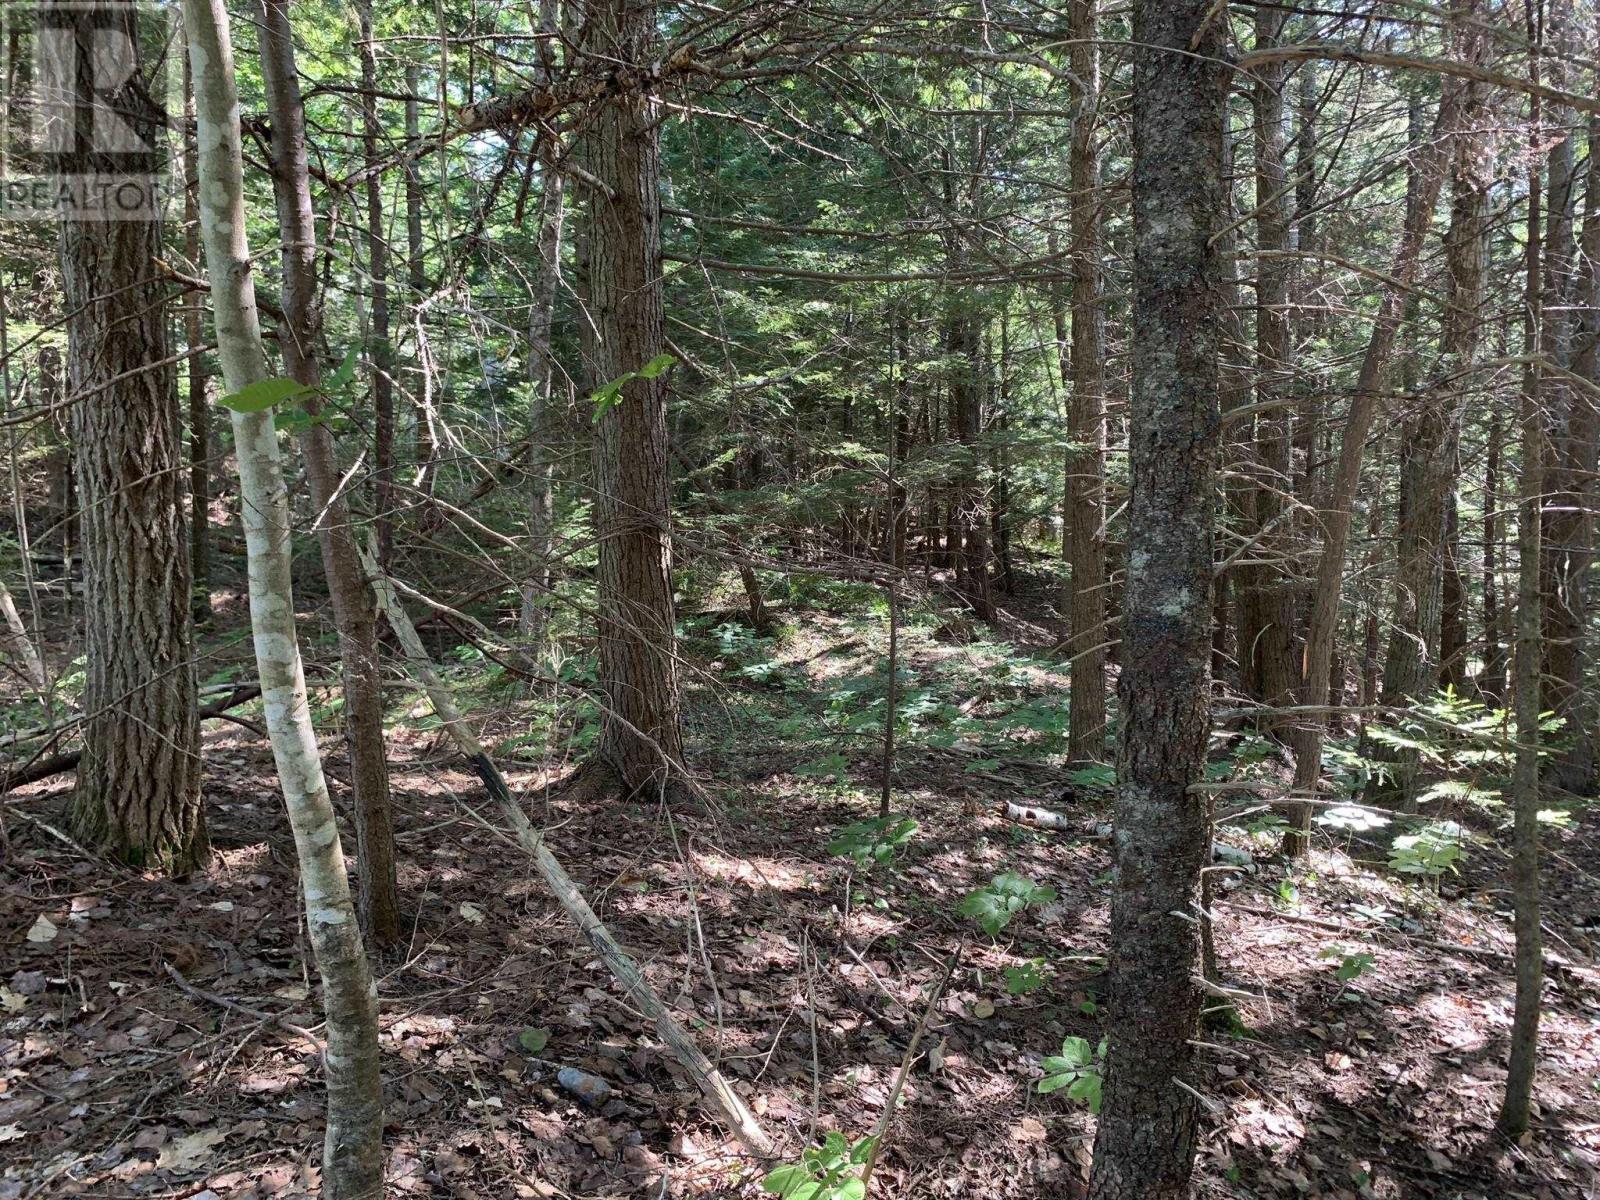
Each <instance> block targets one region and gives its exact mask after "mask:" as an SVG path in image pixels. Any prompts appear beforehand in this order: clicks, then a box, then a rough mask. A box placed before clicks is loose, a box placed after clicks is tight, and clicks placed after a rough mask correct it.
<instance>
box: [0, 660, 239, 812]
mask: <svg viewBox="0 0 1600 1200" xmlns="http://www.w3.org/2000/svg"><path fill="white" fill-rule="evenodd" d="M259 695H261V689H260V688H259V687H257V686H256V685H255V684H239V685H238V686H236V687H235V688H233V690H232V691H230V692H229V693H228V694H227V695H226V696H224V697H223V698H222V699H220V700H213V701H212V702H211V703H210V704H208V705H206V706H205V707H204V708H202V709H201V710H200V719H201V720H202V721H205V720H209V719H210V718H212V717H225V716H226V715H227V712H228V710H229V709H230V708H237V707H239V705H241V704H243V703H244V702H245V701H247V700H254V699H255V698H256V697H257V696H259ZM63 732H66V730H64V729H63V730H61V731H58V736H59V733H63ZM82 758H83V751H82V750H73V751H71V752H69V753H67V754H56V755H52V756H51V757H50V758H37V757H36V758H34V759H33V760H31V761H29V762H27V763H24V764H23V765H22V766H20V767H18V768H16V770H14V771H7V772H6V773H5V774H4V775H0V796H3V795H5V794H6V793H7V792H10V791H14V790H15V789H17V788H19V787H22V786H23V785H25V784H29V783H38V782H39V780H41V779H49V778H50V776H52V775H60V774H61V773H62V772H64V771H71V770H73V769H74V768H76V767H77V765H78V762H79V760H80V759H82Z"/></svg>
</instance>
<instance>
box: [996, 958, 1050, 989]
mask: <svg viewBox="0 0 1600 1200" xmlns="http://www.w3.org/2000/svg"><path fill="white" fill-rule="evenodd" d="M1046 969H1047V964H1046V963H1045V961H1044V959H1042V958H1033V959H1029V960H1028V961H1027V962H1025V963H1023V964H1022V965H1021V966H1018V967H1007V968H1006V969H1005V970H1004V971H1003V972H1001V975H1002V976H1003V977H1004V979H1005V981H1006V992H1007V993H1008V994H1010V995H1012V996H1026V995H1027V994H1028V993H1029V992H1036V991H1038V990H1039V989H1040V988H1042V987H1043V986H1044V985H1045V983H1046V982H1048V981H1047V980H1046V978H1045V971H1046Z"/></svg>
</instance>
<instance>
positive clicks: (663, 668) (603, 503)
mask: <svg viewBox="0 0 1600 1200" xmlns="http://www.w3.org/2000/svg"><path fill="white" fill-rule="evenodd" d="M586 15H587V18H588V19H587V25H586V34H587V37H588V39H589V45H590V47H591V49H592V50H593V51H594V53H596V54H598V55H602V56H604V58H605V59H607V60H608V61H610V62H613V63H616V64H619V65H618V67H617V71H618V77H619V78H622V79H626V80H627V81H628V82H627V83H626V85H625V86H623V87H621V88H619V89H618V90H617V91H616V92H615V93H613V94H608V95H607V96H606V97H605V99H604V101H603V102H601V103H600V104H598V105H597V106H596V108H595V109H594V111H593V113H592V116H591V120H590V123H589V126H588V130H587V132H586V137H585V143H584V148H585V158H584V166H585V167H586V168H587V169H588V170H589V171H590V172H591V173H592V174H593V175H594V177H595V179H596V180H597V181H598V186H596V187H594V188H592V189H591V191H590V197H589V205H588V220H589V231H588V233H589V253H588V264H587V278H586V283H587V293H588V294H587V301H588V306H589V311H588V315H587V325H588V331H589V335H588V338H587V339H586V340H587V343H588V344H587V346H586V347H585V349H586V351H587V358H588V361H587V362H586V364H585V367H586V370H587V374H588V376H589V379H590V380H591V381H592V383H593V385H594V386H595V387H596V388H602V387H604V386H605V385H607V384H609V383H612V382H614V381H619V380H621V379H622V378H623V377H624V376H625V375H627V374H628V373H630V372H634V371H637V370H639V369H640V368H641V367H643V366H645V365H646V364H648V363H649V362H650V361H651V360H652V359H654V358H656V357H657V356H658V355H660V354H661V352H662V348H663V346H664V344H665V335H664V331H663V325H662V322H663V315H662V305H663V290H662V277H661V197H660V177H661V149H660V141H659V133H658V128H657V116H658V113H657V107H658V105H657V101H656V99H655V97H654V95H653V94H652V92H651V90H650V88H651V85H650V83H649V81H648V78H647V72H646V71H645V70H644V66H645V64H647V63H648V62H649V60H650V59H649V55H650V49H651V45H652V43H653V41H654V37H655V25H654V21H655V9H654V5H653V4H650V3H640V2H638V0H602V2H600V3H596V4H595V5H594V6H592V7H591V8H590V9H589V10H588V12H587V14H586ZM634 68H637V69H634ZM666 401H667V381H666V377H665V376H662V375H658V376H656V377H655V378H652V379H642V378H636V379H632V380H630V381H629V382H627V383H626V384H623V385H622V388H621V393H620V396H619V397H618V399H617V402H616V403H615V404H611V405H609V406H607V407H606V408H605V410H604V412H602V413H601V414H600V415H599V417H598V419H597V421H596V423H595V425H596V436H595V497H594V509H593V511H594V523H595V534H596V536H597V538H598V541H599V570H598V573H597V582H598V585H599V597H598V606H599V619H598V624H599V636H600V680H601V687H602V690H603V691H604V693H605V697H606V702H607V712H606V715H605V720H604V724H603V727H602V733H601V738H600V748H599V754H600V758H601V760H602V761H604V762H605V763H607V764H608V765H609V766H611V767H612V768H613V769H614V770H615V771H616V772H617V773H618V775H619V776H620V777H621V780H622V782H623V785H624V786H625V787H626V788H628V789H629V790H630V791H636V790H639V789H642V788H645V787H647V786H651V785H657V784H660V783H662V782H663V781H664V780H665V778H666V776H667V775H668V773H669V772H670V771H671V770H673V769H674V768H675V767H678V766H681V764H682V760H683V742H682V734H681V732H680V726H679V718H678V671H677V663H676V660H675V654H676V646H675V643H674V634H673V602H672V573H671V566H672V532H671V514H670V511H669V508H668V470H667V461H668V460H667V405H666Z"/></svg>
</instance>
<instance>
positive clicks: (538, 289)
mask: <svg viewBox="0 0 1600 1200" xmlns="http://www.w3.org/2000/svg"><path fill="white" fill-rule="evenodd" d="M556 7H557V5H556V0H543V2H542V3H541V5H540V9H539V27H540V29H541V31H542V32H544V33H545V34H547V35H550V36H551V37H553V36H554V34H555V32H556V26H557V15H556ZM540 46H541V50H540V62H541V72H542V74H543V75H544V77H545V78H549V77H550V75H551V73H552V66H553V59H552V58H551V57H550V53H551V52H550V50H549V46H550V41H549V40H548V39H547V40H546V41H544V42H541V43H540ZM558 149H559V147H558V146H557V144H556V142H555V140H554V139H553V138H550V137H542V138H541V139H540V141H539V186H540V189H541V190H540V195H539V263H538V267H537V269H536V270H535V272H534V277H533V288H532V293H531V295H530V296H529V297H528V543H529V557H530V559H531V560H532V561H531V562H530V564H529V571H528V577H527V579H526V581H525V582H524V583H523V586H522V614H521V617H520V620H519V627H520V632H521V634H522V637H523V640H524V641H526V642H528V643H529V644H530V645H531V644H533V643H536V642H539V641H541V640H542V639H543V638H544V633H545V626H546V624H547V622H548V620H549V594H550V587H551V583H552V576H551V573H550V563H551V559H552V557H553V555H554V551H555V515H556V514H555V492H554V482H555V479H554V468H553V466H552V460H551V457H550V442H551V436H552V433H553V422H552V420H551V414H550V401H551V389H552V386H553V383H554V380H555V358H554V356H553V353H552V351H551V346H550V331H551V328H552V327H553V325H554V321H555V310H556V293H557V291H558V290H559V288H560V286H561V229H562V224H563V221H564V218H565V215H566V178H565V177H564V176H563V175H562V174H561V171H560V169H559V164H558V163H557V161H556V152H557V150H558ZM602 382H604V381H602Z"/></svg>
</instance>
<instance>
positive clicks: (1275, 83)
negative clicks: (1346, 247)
mask: <svg viewBox="0 0 1600 1200" xmlns="http://www.w3.org/2000/svg"><path fill="white" fill-rule="evenodd" d="M1287 16H1288V14H1287V13H1286V12H1285V11H1284V10H1282V9H1273V8H1258V9H1256V13H1255V30H1256V47H1257V48H1258V49H1261V48H1266V47H1270V46H1275V45H1277V44H1278V42H1279V40H1280V38H1281V37H1282V34H1283V27H1284V23H1285V21H1286V19H1287ZM1287 70H1288V68H1287V65H1286V64H1283V63H1277V64H1269V65H1266V66H1263V67H1261V68H1260V69H1259V70H1257V71H1256V72H1255V73H1254V74H1255V86H1254V90H1253V99H1254V107H1255V164H1256V170H1255V205H1256V245H1257V248H1258V249H1259V250H1260V251H1261V252H1262V254H1261V257H1260V259H1259V260H1258V262H1259V265H1258V267H1257V274H1256V372H1255V378H1256V395H1255V401H1256V403H1257V404H1258V405H1273V404H1276V405H1279V407H1278V408H1276V409H1269V410H1266V411H1264V412H1263V413H1262V415H1261V416H1260V417H1258V418H1257V420H1256V438H1255V455H1254V457H1255V470H1256V473H1257V480H1256V486H1255V488H1254V489H1252V493H1251V496H1250V510H1251V516H1252V520H1251V523H1250V528H1251V536H1252V537H1258V538H1259V539H1260V540H1259V541H1258V542H1257V543H1256V545H1255V546H1254V547H1252V548H1251V550H1250V551H1249V553H1248V557H1249V558H1251V559H1253V560H1256V561H1255V562H1254V563H1253V564H1252V565H1250V566H1249V567H1247V568H1246V569H1245V570H1244V571H1243V572H1241V576H1242V578H1241V580H1240V583H1241V587H1240V589H1239V600H1238V603H1239V607H1240V619H1239V658H1240V669H1241V674H1242V677H1243V682H1244V686H1245V692H1246V694H1247V695H1249V696H1251V697H1252V698H1254V699H1256V700H1259V701H1261V702H1262V703H1264V704H1268V705H1273V706H1279V705H1284V704H1287V703H1289V701H1290V699H1291V692H1292V689H1293V687H1294V683H1295V678H1294V621H1295V604H1294V591H1293V588H1294V583H1293V578H1292V576H1291V575H1290V573H1289V572H1288V570H1287V565H1286V563H1285V561H1284V560H1285V556H1286V555H1287V553H1288V550H1289V546H1290V538H1289V533H1290V529H1289V526H1288V521H1287V517H1286V513H1287V510H1288V503H1287V498H1288V496H1289V495H1290V494H1291V492H1292V489H1293V487H1294V475H1293V463H1292V458H1291V454H1290V450H1291V446H1292V437H1293V435H1292V432H1291V425H1292V422H1291V420H1290V416H1289V408H1288V404H1287V401H1288V395H1289V387H1288V382H1289V377H1290V374H1291V372H1292V369H1293V365H1292V362H1291V359H1292V357H1293V354H1292V345H1293V344H1292V342H1291V340H1290V330H1289V268H1290V260H1289V257H1288V253H1287V252H1288V250H1289V216H1290V210H1289V201H1290V189H1289V187H1288V182H1287V172H1286V169H1285V166H1284V162H1285V138H1284V91H1285V86H1284V85H1285V81H1286V79H1287ZM1267 727H1268V728H1269V729H1271V728H1274V726H1273V725H1272V724H1271V723H1270V722H1269V724H1268V726H1267Z"/></svg>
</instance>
